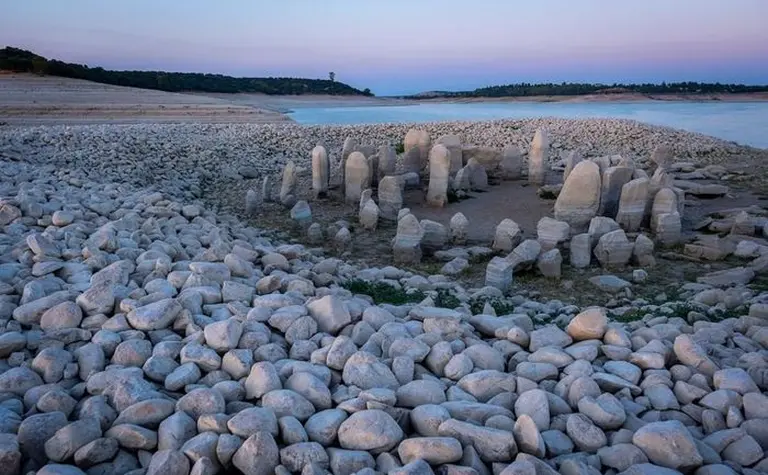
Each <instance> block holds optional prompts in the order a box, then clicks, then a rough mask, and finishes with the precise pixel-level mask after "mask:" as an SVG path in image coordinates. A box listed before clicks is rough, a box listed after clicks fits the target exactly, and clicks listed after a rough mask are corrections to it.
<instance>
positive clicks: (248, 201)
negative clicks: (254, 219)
mask: <svg viewBox="0 0 768 475" xmlns="http://www.w3.org/2000/svg"><path fill="white" fill-rule="evenodd" d="M258 211H259V194H258V193H256V190H254V189H250V190H248V191H246V192H245V214H247V215H248V216H253V215H255V214H256V213H257V212H258Z"/></svg>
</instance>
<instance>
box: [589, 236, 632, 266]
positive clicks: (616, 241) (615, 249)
mask: <svg viewBox="0 0 768 475" xmlns="http://www.w3.org/2000/svg"><path fill="white" fill-rule="evenodd" d="M633 249H634V245H633V244H632V243H631V242H629V239H627V235H626V234H625V233H624V230H623V229H617V230H616V231H611V232H609V233H606V234H603V236H602V237H600V240H599V241H597V246H595V257H597V260H598V261H599V262H600V265H601V266H603V267H606V268H615V267H624V266H626V265H627V264H628V263H629V259H630V258H631V257H632V251H633Z"/></svg>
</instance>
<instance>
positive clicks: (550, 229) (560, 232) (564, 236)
mask: <svg viewBox="0 0 768 475" xmlns="http://www.w3.org/2000/svg"><path fill="white" fill-rule="evenodd" d="M536 234H537V239H538V240H539V243H540V244H541V248H542V250H544V251H548V250H550V249H553V248H555V247H557V245H558V244H560V243H561V242H565V241H567V240H568V238H570V237H571V227H570V225H569V224H568V223H567V222H565V221H558V220H556V219H552V218H550V217H547V216H545V217H543V218H541V219H540V220H539V222H538V224H537V225H536Z"/></svg>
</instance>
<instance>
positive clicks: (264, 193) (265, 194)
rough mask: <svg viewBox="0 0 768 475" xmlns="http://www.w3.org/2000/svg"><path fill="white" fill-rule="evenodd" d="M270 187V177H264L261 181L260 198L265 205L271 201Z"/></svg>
mask: <svg viewBox="0 0 768 475" xmlns="http://www.w3.org/2000/svg"><path fill="white" fill-rule="evenodd" d="M272 187H273V185H272V177H271V176H270V175H266V176H265V177H264V179H263V180H262V181H261V197H262V199H263V200H264V201H265V202H267V203H269V202H270V201H272Z"/></svg>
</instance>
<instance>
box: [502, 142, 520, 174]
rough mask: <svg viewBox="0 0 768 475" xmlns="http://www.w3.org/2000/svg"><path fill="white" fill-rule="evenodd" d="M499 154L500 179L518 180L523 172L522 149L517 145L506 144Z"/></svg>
mask: <svg viewBox="0 0 768 475" xmlns="http://www.w3.org/2000/svg"><path fill="white" fill-rule="evenodd" d="M501 154H502V156H501V163H500V164H499V169H500V171H501V179H502V180H519V179H520V176H521V175H522V172H523V151H522V150H520V147H519V146H517V145H507V146H506V147H504V150H503V151H502V152H501Z"/></svg>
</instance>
